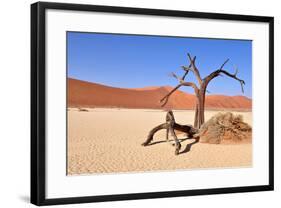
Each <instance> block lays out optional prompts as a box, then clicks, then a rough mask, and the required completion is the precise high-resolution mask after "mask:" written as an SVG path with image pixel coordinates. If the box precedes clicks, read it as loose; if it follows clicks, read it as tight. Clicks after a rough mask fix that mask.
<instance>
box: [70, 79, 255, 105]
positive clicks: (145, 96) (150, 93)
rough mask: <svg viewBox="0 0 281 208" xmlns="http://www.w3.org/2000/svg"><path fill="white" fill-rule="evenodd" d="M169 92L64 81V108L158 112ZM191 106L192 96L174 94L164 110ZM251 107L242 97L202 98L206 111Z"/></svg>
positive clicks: (74, 80)
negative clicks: (127, 109) (161, 100)
mask: <svg viewBox="0 0 281 208" xmlns="http://www.w3.org/2000/svg"><path fill="white" fill-rule="evenodd" d="M171 89H172V87H170V86H163V87H145V88H137V89H125V88H116V87H109V86H105V85H101V84H96V83H90V82H86V81H81V80H77V79H72V78H68V106H69V107H114V108H151V109H161V108H162V107H161V104H160V102H159V100H160V99H161V98H162V97H163V96H165V95H166V94H167V93H168V92H169V91H170V90H171ZM194 104H195V96H194V95H192V94H188V93H185V92H183V91H180V90H177V91H176V92H174V94H173V95H172V96H171V97H170V99H169V101H168V103H167V104H166V106H165V108H169V109H193V108H194ZM251 107H252V100H251V99H249V98H247V97H244V96H225V95H207V96H206V108H207V109H227V108H229V109H245V110H250V109H251Z"/></svg>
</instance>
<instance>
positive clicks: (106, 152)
mask: <svg viewBox="0 0 281 208" xmlns="http://www.w3.org/2000/svg"><path fill="white" fill-rule="evenodd" d="M87 110H88V111H78V109H77V108H69V109H68V141H67V144H68V145H67V148H68V152H67V163H68V164H67V167H68V174H69V175H76V174H95V173H116V172H142V171H157V170H158V171H159V170H161V171H163V170H177V169H198V168H231V167H249V166H251V164H252V144H227V145H222V144H219V145H216V144H204V143H196V142H195V140H194V139H186V138H185V137H184V134H182V135H179V138H180V139H183V141H182V142H181V144H182V147H181V154H180V155H177V156H176V155H175V154H174V150H175V149H174V147H173V146H172V145H171V144H169V143H167V142H165V131H160V132H158V133H157V134H156V135H155V137H154V140H153V142H152V145H150V146H146V147H143V146H141V143H143V142H144V141H145V139H146V137H147V134H148V132H149V131H150V130H151V129H152V128H153V127H155V126H156V125H159V124H160V123H164V121H165V115H166V112H164V111H162V110H149V109H105V108H104V109H103V108H92V109H91V108H88V109H87ZM218 112H219V111H206V112H205V117H206V120H208V119H209V118H210V117H211V116H213V115H214V114H216V113H218ZM232 112H233V113H234V114H242V115H243V117H244V121H245V122H247V123H249V124H250V125H252V113H251V112H234V111H232ZM174 115H175V118H176V121H177V122H178V123H181V124H192V123H193V117H194V112H193V111H191V110H176V111H174Z"/></svg>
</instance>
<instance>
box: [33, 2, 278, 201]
mask: <svg viewBox="0 0 281 208" xmlns="http://www.w3.org/2000/svg"><path fill="white" fill-rule="evenodd" d="M47 9H60V10H73V11H74V10H75V11H88V12H91V11H92V12H107V13H121V14H131V15H134V14H138V15H156V16H167V17H168V16H169V17H187V18H190V17H192V18H201V19H218V20H236V21H248V22H264V23H268V24H269V31H268V32H269V48H268V50H269V109H268V111H269V124H268V125H269V167H268V171H269V179H268V185H262V186H244V187H235V188H230V187H225V188H211V189H200V190H198V189H197V190H180V191H163V192H153V193H129V194H120V195H103V196H85V197H71V198H54V199H49V198H48V199H47V198H46V192H45V190H46V175H45V167H46V162H45V160H46V155H45V154H46V138H45V135H46V129H45V124H46V123H45V122H46V120H45V116H46V105H45V101H46V92H45V89H46V83H45V73H46V71H45V39H46V37H45V34H46V33H45V32H46V31H45V24H46V22H45V15H46V10H47ZM273 65H274V18H273V17H267V16H248V15H235V14H217V13H202V12H187V11H172V10H159V9H144V8H129V7H111V6H94V5H83V4H65V3H49V2H38V3H34V4H32V5H31V203H33V204H35V205H54V204H72V203H85V202H102V201H117V200H133V199H147V198H163V197H179V196H193V195H205V194H226V193H236V192H253V191H269V190H273V189H274V141H273V140H274V91H273V90H274V83H273V81H274V77H273V76H274V72H273Z"/></svg>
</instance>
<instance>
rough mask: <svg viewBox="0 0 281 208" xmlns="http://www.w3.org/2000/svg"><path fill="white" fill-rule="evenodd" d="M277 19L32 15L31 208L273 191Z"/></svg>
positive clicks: (76, 9)
mask: <svg viewBox="0 0 281 208" xmlns="http://www.w3.org/2000/svg"><path fill="white" fill-rule="evenodd" d="M273 57H274V56H273V17H264V16H263V17H262V16H247V15H234V14H215V13H201V12H187V11H170V10H156V9H144V8H126V7H110V6H94V5H80V4H62V3H47V2H39V3H35V4H32V5H31V202H32V203H33V204H36V205H51V204H64V203H82V202H100V201H114V200H130V199H145V198H161V197H176V196H192V195H203V194H220V193H235V192H250V191H267V190H273V135H274V134H273V120H274V119H273V115H274V113H273V107H274V106H273Z"/></svg>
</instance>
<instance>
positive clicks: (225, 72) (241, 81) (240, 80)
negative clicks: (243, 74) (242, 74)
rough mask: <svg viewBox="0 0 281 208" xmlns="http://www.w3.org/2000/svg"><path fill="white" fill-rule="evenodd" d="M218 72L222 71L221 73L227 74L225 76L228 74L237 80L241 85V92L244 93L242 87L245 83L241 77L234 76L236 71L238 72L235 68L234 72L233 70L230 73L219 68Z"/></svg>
mask: <svg viewBox="0 0 281 208" xmlns="http://www.w3.org/2000/svg"><path fill="white" fill-rule="evenodd" d="M220 73H223V74H225V75H227V76H229V77H231V78H233V79H235V80H237V81H239V82H240V85H241V90H242V92H243V93H244V88H243V86H244V85H245V81H244V80H242V79H239V78H238V77H237V76H236V75H237V73H238V71H237V70H236V72H235V73H234V74H230V73H229V72H228V71H225V70H220Z"/></svg>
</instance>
